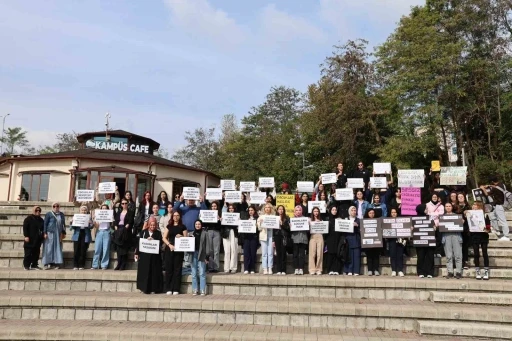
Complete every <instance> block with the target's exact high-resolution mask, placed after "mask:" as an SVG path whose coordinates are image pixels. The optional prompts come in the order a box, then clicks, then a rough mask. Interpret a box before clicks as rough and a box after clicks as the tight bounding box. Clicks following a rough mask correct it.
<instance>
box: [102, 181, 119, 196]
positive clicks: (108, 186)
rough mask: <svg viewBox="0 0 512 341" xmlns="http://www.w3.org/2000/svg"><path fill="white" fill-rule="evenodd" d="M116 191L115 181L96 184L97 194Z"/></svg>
mask: <svg viewBox="0 0 512 341" xmlns="http://www.w3.org/2000/svg"><path fill="white" fill-rule="evenodd" d="M115 192H116V183H115V182H100V183H99V185H98V193H99V194H108V193H115Z"/></svg>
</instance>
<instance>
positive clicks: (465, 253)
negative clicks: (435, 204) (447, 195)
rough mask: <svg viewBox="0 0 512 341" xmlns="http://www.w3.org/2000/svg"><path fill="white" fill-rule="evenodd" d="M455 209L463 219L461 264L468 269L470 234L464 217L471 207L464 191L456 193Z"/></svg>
mask: <svg viewBox="0 0 512 341" xmlns="http://www.w3.org/2000/svg"><path fill="white" fill-rule="evenodd" d="M457 203H458V205H457V209H456V213H457V214H461V215H462V219H464V231H462V266H463V267H464V270H468V269H469V264H468V261H469V246H470V245H471V234H470V233H469V225H468V219H467V218H466V211H468V210H470V209H471V206H469V203H468V201H467V199H466V196H465V195H464V193H461V192H460V193H458V194H457Z"/></svg>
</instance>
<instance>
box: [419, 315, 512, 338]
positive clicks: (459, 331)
mask: <svg viewBox="0 0 512 341" xmlns="http://www.w3.org/2000/svg"><path fill="white" fill-rule="evenodd" d="M418 332H419V333H420V334H422V335H439V336H441V335H452V336H453V337H456V336H457V337H458V336H461V337H473V338H483V339H502V340H510V335H512V326H511V325H510V321H509V323H508V324H505V325H504V324H500V325H496V324H493V323H485V320H482V321H481V322H476V323H471V324H470V323H461V322H454V321H450V322H445V321H426V320H421V321H418Z"/></svg>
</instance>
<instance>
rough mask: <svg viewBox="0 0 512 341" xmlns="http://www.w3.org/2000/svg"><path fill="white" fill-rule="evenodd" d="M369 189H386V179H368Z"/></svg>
mask: <svg viewBox="0 0 512 341" xmlns="http://www.w3.org/2000/svg"><path fill="white" fill-rule="evenodd" d="M370 187H371V188H388V182H387V180H386V177H385V176H384V177H374V178H370Z"/></svg>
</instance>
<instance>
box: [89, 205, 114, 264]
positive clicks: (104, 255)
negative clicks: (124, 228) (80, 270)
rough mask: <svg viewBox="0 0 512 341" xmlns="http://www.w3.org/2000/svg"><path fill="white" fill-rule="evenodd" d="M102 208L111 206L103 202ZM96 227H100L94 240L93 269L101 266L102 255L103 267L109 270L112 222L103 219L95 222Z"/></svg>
mask: <svg viewBox="0 0 512 341" xmlns="http://www.w3.org/2000/svg"><path fill="white" fill-rule="evenodd" d="M100 209H101V210H108V209H109V206H107V205H105V204H103V205H101V207H100ZM94 225H95V227H96V228H97V229H98V233H96V240H95V242H94V256H93V258H92V268H91V270H96V269H98V268H99V266H100V256H101V269H102V270H107V268H108V263H109V262H110V226H111V225H112V223H109V222H106V221H102V222H99V223H98V222H95V223H94Z"/></svg>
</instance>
